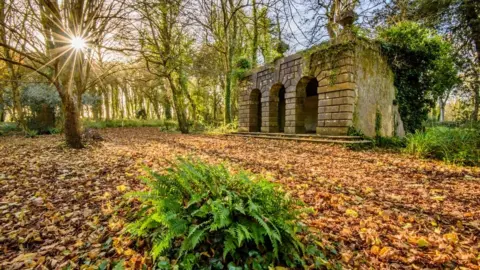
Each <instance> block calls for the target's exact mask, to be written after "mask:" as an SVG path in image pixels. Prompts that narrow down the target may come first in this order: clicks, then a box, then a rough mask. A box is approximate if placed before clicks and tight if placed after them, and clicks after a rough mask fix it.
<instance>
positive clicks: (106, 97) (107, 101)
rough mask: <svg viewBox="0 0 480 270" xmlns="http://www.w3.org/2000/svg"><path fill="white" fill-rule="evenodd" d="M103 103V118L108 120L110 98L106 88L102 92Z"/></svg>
mask: <svg viewBox="0 0 480 270" xmlns="http://www.w3.org/2000/svg"><path fill="white" fill-rule="evenodd" d="M103 104H104V105H105V120H107V121H108V120H110V100H109V97H108V88H105V91H104V92H103Z"/></svg>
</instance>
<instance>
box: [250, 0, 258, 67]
mask: <svg viewBox="0 0 480 270" xmlns="http://www.w3.org/2000/svg"><path fill="white" fill-rule="evenodd" d="M252 9H253V38H252V56H251V58H252V67H253V68H254V67H256V66H257V51H258V20H257V1H256V0H252Z"/></svg>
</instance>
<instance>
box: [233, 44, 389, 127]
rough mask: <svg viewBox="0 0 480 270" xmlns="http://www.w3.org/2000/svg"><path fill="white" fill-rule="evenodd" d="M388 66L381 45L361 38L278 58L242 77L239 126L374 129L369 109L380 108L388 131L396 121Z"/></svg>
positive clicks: (384, 125) (383, 125)
mask: <svg viewBox="0 0 480 270" xmlns="http://www.w3.org/2000/svg"><path fill="white" fill-rule="evenodd" d="M368 63H374V64H373V65H371V64H368ZM369 67H372V68H370V69H369ZM385 69H388V67H387V66H386V64H385V59H384V57H383V56H382V55H381V54H380V53H379V49H378V48H377V47H375V45H373V43H369V42H367V41H358V40H352V41H349V42H347V43H335V42H333V43H328V44H324V45H323V46H319V48H317V49H314V50H312V51H310V52H308V51H306V52H301V53H297V54H294V55H291V56H288V57H285V58H281V59H278V60H276V61H275V62H274V63H272V64H269V65H266V66H263V67H261V68H258V69H256V70H254V71H253V72H251V73H250V74H249V76H247V77H245V78H244V79H243V81H242V82H241V88H240V94H239V130H240V131H252V130H261V131H262V132H279V131H280V130H283V132H285V133H305V132H312V131H313V132H316V133H317V134H321V135H347V132H348V130H349V129H350V128H353V129H355V130H357V131H359V132H363V133H364V134H366V135H372V134H371V130H372V129H373V128H374V126H375V121H371V119H372V116H371V114H372V113H371V112H372V111H375V112H377V111H381V112H382V114H383V115H386V116H387V117H382V121H383V123H382V130H385V133H388V132H389V130H390V128H389V127H390V126H393V125H394V123H393V121H394V119H393V118H394V117H391V115H393V114H392V113H390V111H391V110H393V109H395V108H393V105H392V104H393V100H394V99H395V91H394V87H393V80H391V78H390V77H389V76H390V74H391V71H390V70H387V71H385ZM372 82H373V83H372ZM376 84H377V85H376ZM258 93H259V95H260V96H257V94H258ZM371 93H375V96H374V97H372V96H370V95H371ZM259 103H261V104H260V106H259ZM255 106H256V107H255ZM257 107H258V108H257ZM255 108H257V109H255ZM397 117H398V116H397ZM260 118H261V121H258V120H256V119H260ZM312 121H313V122H312ZM312 127H313V129H312ZM390 135H394V134H384V136H390Z"/></svg>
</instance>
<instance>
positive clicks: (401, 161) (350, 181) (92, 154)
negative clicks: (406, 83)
mask: <svg viewBox="0 0 480 270" xmlns="http://www.w3.org/2000/svg"><path fill="white" fill-rule="evenodd" d="M101 132H102V136H103V137H104V138H106V140H105V141H104V142H102V143H100V144H98V145H96V146H95V147H88V148H87V149H84V150H71V149H65V148H63V147H61V146H60V145H61V140H62V138H61V137H59V136H41V137H39V138H37V139H35V140H31V139H25V138H16V137H13V138H10V137H9V138H8V140H7V139H5V138H0V153H2V156H1V157H0V268H1V269H3V268H6V269H24V268H35V267H37V266H45V267H47V268H62V267H65V266H67V265H70V266H71V267H72V268H76V267H77V268H80V266H82V265H86V266H89V267H91V268H93V269H114V268H115V267H117V268H118V269H124V268H125V269H135V267H140V266H141V265H144V264H147V265H148V264H149V263H151V262H149V261H148V258H145V257H144V256H143V255H144V254H143V253H142V252H141V250H138V248H139V246H141V244H139V243H136V242H133V241H132V240H131V239H128V238H125V237H124V236H122V235H121V232H122V229H123V228H124V227H125V224H126V223H127V222H128V219H127V216H128V214H129V213H130V212H131V208H130V207H131V202H128V201H127V202H126V201H125V200H124V199H123V195H124V194H125V193H127V192H129V191H135V190H138V189H142V188H143V186H142V185H141V184H140V181H138V180H137V178H138V176H140V175H141V174H142V173H143V170H142V168H143V167H144V166H145V165H148V166H151V167H152V169H154V170H157V171H160V170H163V169H164V168H165V167H166V166H167V164H168V161H169V160H173V159H174V158H175V157H176V156H177V155H195V156H199V157H200V158H202V159H204V160H206V161H209V162H215V163H218V162H224V161H227V162H229V163H230V164H231V165H232V169H233V170H238V169H248V170H251V171H252V172H255V173H263V174H265V175H267V176H268V177H267V178H268V179H270V180H271V181H275V182H277V183H279V184H281V185H282V187H283V188H284V189H285V190H287V191H288V192H289V193H290V194H292V196H295V197H297V198H300V199H302V200H303V201H304V202H305V203H306V206H307V207H308V208H309V209H310V211H308V213H304V214H303V216H302V219H304V220H305V222H306V223H307V224H308V225H310V226H311V231H312V232H315V233H320V234H322V235H323V237H324V238H325V241H326V242H329V243H336V245H337V246H338V251H339V254H340V255H339V259H340V260H342V259H343V260H342V264H344V265H345V266H346V267H345V268H347V269H348V268H373V269H381V268H389V267H391V266H396V267H397V268H417V269H418V268H441V267H444V266H445V265H458V267H459V268H460V267H463V268H466V269H479V268H480V266H479V261H480V239H479V235H480V201H479V199H478V198H480V181H479V180H480V171H479V170H478V169H472V168H464V167H456V166H450V165H444V164H442V163H440V162H432V161H422V160H416V159H413V158H410V157H405V156H402V155H398V154H393V153H378V152H371V151H365V152H354V151H349V150H347V149H344V148H342V147H339V146H331V145H319V144H310V143H295V142H287V141H269V140H262V139H245V138H235V137H228V138H227V137H222V136H216V137H213V136H203V135H179V134H164V133H160V132H159V131H158V129H155V128H131V129H126V128H125V129H109V130H102V131H101ZM130 214H131V213H130ZM137 269H138V268H137Z"/></svg>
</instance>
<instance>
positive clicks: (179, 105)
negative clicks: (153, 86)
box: [167, 75, 188, 134]
mask: <svg viewBox="0 0 480 270" xmlns="http://www.w3.org/2000/svg"><path fill="white" fill-rule="evenodd" d="M167 79H168V82H169V85H170V89H172V99H173V106H174V107H175V114H176V115H177V121H178V127H179V128H180V131H181V132H182V133H183V134H187V133H188V123H187V117H186V116H185V109H184V104H183V95H182V94H181V92H180V91H181V90H180V91H179V90H178V89H177V87H176V85H175V82H174V81H173V78H172V76H171V75H169V76H167Z"/></svg>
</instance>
